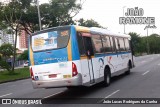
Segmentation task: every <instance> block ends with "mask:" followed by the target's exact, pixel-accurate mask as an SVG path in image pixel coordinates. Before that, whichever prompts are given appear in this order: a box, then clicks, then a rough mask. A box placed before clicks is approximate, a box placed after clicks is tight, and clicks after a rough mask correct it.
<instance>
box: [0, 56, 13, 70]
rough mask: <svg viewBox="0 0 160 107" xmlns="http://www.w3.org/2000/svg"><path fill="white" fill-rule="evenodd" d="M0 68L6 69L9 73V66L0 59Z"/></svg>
mask: <svg viewBox="0 0 160 107" xmlns="http://www.w3.org/2000/svg"><path fill="white" fill-rule="evenodd" d="M0 68H1V69H6V70H7V71H9V72H10V71H11V66H10V65H9V64H8V63H7V62H6V60H4V59H0Z"/></svg>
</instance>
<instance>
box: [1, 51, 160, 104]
mask: <svg viewBox="0 0 160 107" xmlns="http://www.w3.org/2000/svg"><path fill="white" fill-rule="evenodd" d="M135 65H136V67H135V68H133V69H132V70H131V74H130V75H120V76H118V77H114V78H112V83H111V85H110V86H109V87H103V86H101V84H98V85H95V86H92V87H90V88H84V89H83V88H79V89H71V90H68V89H67V88H52V89H33V88H32V84H31V80H30V79H26V80H20V81H15V82H8V83H3V84H0V98H39V99H42V100H43V101H44V102H46V103H54V100H53V99H51V98H73V99H76V100H73V99H69V100H66V101H65V103H73V102H79V101H80V100H81V99H79V98H85V100H88V99H89V98H98V99H94V100H95V102H94V103H97V104H47V105H32V106H35V107H39V106H45V107H53V106H56V107H63V106H65V107H66V106H67V107H75V106H77V107H78V106H79V107H97V106H103V107H106V106H107V107H133V106H136V107H151V106H152V107H159V106H160V104H136V105H135V104H98V103H99V102H100V101H103V100H104V98H160V92H159V91H160V55H159V54H155V55H146V56H141V57H136V58H135ZM87 98H88V99H87ZM83 100H84V99H83ZM61 103H63V102H61ZM0 106H8V105H0ZM13 106H15V107H17V105H12V107H13ZM21 106H28V105H21Z"/></svg>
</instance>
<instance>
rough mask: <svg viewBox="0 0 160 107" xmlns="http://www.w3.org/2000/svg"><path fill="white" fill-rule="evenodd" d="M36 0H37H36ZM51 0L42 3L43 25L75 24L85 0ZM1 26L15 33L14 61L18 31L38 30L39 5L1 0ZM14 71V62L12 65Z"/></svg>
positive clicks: (21, 1)
mask: <svg viewBox="0 0 160 107" xmlns="http://www.w3.org/2000/svg"><path fill="white" fill-rule="evenodd" d="M34 1H35V0H34ZM82 1H83V0H80V3H77V1H76V0H65V1H64V0H51V1H50V3H45V4H42V5H40V10H41V11H40V12H41V21H42V27H44V28H48V27H54V26H60V25H68V24H73V20H72V18H73V17H74V16H75V15H77V14H78V13H79V11H80V10H81V7H82V5H83V3H84V2H85V0H84V1H83V2H82ZM0 13H1V14H0V26H1V28H5V27H6V28H7V27H10V28H11V29H12V30H13V31H14V34H15V44H14V49H15V50H14V61H13V63H15V54H16V43H17V36H18V32H20V31H21V30H25V31H26V32H27V33H28V34H29V35H30V34H31V33H33V32H34V31H36V30H38V27H39V22H38V15H37V7H36V5H35V3H33V2H32V0H8V2H4V3H3V2H0ZM12 71H14V64H13V67H12Z"/></svg>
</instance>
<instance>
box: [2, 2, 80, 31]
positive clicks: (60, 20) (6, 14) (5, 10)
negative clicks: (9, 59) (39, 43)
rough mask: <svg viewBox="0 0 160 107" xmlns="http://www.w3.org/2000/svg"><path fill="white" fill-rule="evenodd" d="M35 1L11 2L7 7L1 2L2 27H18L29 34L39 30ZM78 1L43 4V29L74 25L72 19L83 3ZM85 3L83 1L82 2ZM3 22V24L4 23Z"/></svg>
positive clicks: (41, 6)
mask: <svg viewBox="0 0 160 107" xmlns="http://www.w3.org/2000/svg"><path fill="white" fill-rule="evenodd" d="M32 1H35V0H11V2H9V3H8V4H7V5H3V2H0V13H1V14H0V22H1V23H0V25H1V27H3V28H4V26H3V25H6V26H12V28H14V27H15V26H16V25H18V26H19V28H20V29H23V30H26V31H27V33H30V32H34V31H37V30H39V21H38V12H37V4H36V2H32ZM77 1H78V0H50V3H44V4H41V5H40V6H39V7H40V14H41V22H42V28H49V27H55V26H61V25H69V24H74V21H73V20H72V18H73V17H74V16H76V15H77V14H78V13H79V11H80V10H81V7H82V4H83V3H78V2H77ZM80 1H83V0H80ZM2 22H3V23H2Z"/></svg>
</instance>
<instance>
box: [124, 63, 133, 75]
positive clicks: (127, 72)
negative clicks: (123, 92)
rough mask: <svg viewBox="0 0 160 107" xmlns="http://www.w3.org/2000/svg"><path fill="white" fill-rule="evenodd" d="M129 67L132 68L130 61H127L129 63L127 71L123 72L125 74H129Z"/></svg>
mask: <svg viewBox="0 0 160 107" xmlns="http://www.w3.org/2000/svg"><path fill="white" fill-rule="evenodd" d="M131 68H132V64H131V61H129V63H128V71H126V72H125V74H126V75H129V74H130V72H131Z"/></svg>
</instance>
